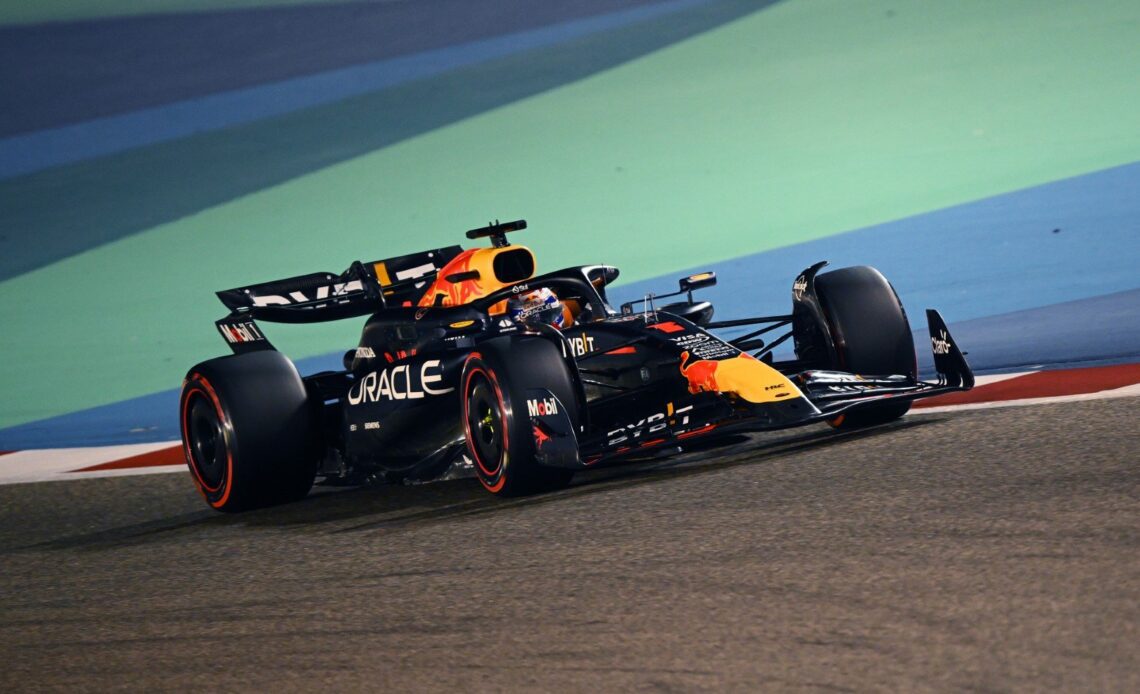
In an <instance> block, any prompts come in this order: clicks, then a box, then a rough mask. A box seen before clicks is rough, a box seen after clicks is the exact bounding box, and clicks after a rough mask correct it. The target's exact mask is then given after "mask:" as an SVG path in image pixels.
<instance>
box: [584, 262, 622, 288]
mask: <svg viewBox="0 0 1140 694" xmlns="http://www.w3.org/2000/svg"><path fill="white" fill-rule="evenodd" d="M619 274H621V273H620V272H619V271H618V269H617V268H616V267H614V266H613V265H598V266H596V267H592V268H590V270H589V272H588V273H586V277H588V278H589V280H590V284H592V285H594V287H595V288H597V289H601V288H602V287H604V286H606V285H607V284H610V283H612V282H613V281H614V280H616V279H617V278H618V275H619Z"/></svg>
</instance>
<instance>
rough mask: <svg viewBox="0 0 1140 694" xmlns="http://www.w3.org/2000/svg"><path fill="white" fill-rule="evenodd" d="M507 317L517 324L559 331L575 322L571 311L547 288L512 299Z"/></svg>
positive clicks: (509, 302)
mask: <svg viewBox="0 0 1140 694" xmlns="http://www.w3.org/2000/svg"><path fill="white" fill-rule="evenodd" d="M507 315H508V316H510V318H511V320H513V321H514V322H516V323H531V324H538V323H542V324H545V325H553V326H554V327H555V328H558V329H559V330H562V329H563V328H569V327H570V326H571V325H572V324H573V322H574V318H573V316H572V315H571V313H570V309H568V308H567V307H566V305H565V304H563V303H562V302H561V301H559V299H558V295H557V294H555V293H554V292H553V291H551V290H550V289H549V288H547V287H543V288H542V289H536V290H534V291H532V292H527V293H526V294H520V295H518V296H517V297H512V298H511V299H510V300H508V301H507Z"/></svg>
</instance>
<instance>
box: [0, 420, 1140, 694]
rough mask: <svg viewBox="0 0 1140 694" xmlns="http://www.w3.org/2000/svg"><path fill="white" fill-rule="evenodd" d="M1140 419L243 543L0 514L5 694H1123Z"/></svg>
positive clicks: (935, 440) (1007, 426)
mask: <svg viewBox="0 0 1140 694" xmlns="http://www.w3.org/2000/svg"><path fill="white" fill-rule="evenodd" d="M1138 417H1140V399H1138V398H1130V399H1120V400H1101V401H1096V402H1085V403H1070V404H1063V405H1046V406H1038V407H1031V408H1007V409H999V410H980V411H969V412H958V413H954V414H934V415H919V416H914V417H908V418H907V420H906V421H904V422H903V423H900V424H897V425H893V426H889V427H884V428H881V429H879V430H875V431H872V432H866V433H863V434H859V435H833V434H831V433H830V432H829V431H828V430H826V429H824V428H819V427H817V428H812V429H811V430H800V431H793V432H786V433H783V434H780V435H779V436H770V437H768V438H769V439H770V442H769V446H768V447H767V448H747V447H744V446H741V445H740V444H735V445H731V446H728V447H726V448H721V449H719V450H715V451H704V452H696V453H690V454H688V455H686V456H685V457H683V458H682V459H681V460H680V461H679V462H678V461H671V462H665V461H656V462H649V463H643V464H639V465H634V466H629V467H625V468H614V469H610V470H605V471H597V472H593V473H591V474H590V475H589V476H586V477H584V478H583V479H582V480H580V481H579V482H578V483H577V484H576V485H575V486H574V487H572V488H571V489H569V490H566V491H564V492H561V493H557V494H552V495H548V496H543V497H537V498H530V499H524V500H514V501H501V500H497V499H494V498H490V497H489V496H488V495H486V494H485V493H484V492H483V491H481V489H480V488H479V487H478V486H477V484H476V483H475V481H474V480H469V479H468V480H459V481H453V482H443V483H436V484H431V485H424V486H419V487H400V488H384V487H380V488H373V489H363V490H351V491H342V492H330V493H324V494H320V495H318V496H316V497H313V498H310V499H308V500H306V501H305V502H303V503H300V504H296V505H293V506H290V507H283V508H278V509H270V510H265V511H261V512H256V513H250V514H247V515H243V516H238V517H229V516H221V515H218V514H214V513H213V512H209V511H207V510H205V509H204V507H203V504H202V502H201V501H200V500H199V499H198V498H197V497H196V493H195V492H193V491H192V490H191V488H190V482H189V480H188V479H187V477H186V476H185V475H182V474H177V475H155V476H147V477H133V478H119V479H103V480H90V481H83V482H75V483H49V484H37V485H17V486H7V487H3V488H0V500H2V504H3V506H2V507H3V523H2V526H0V548H2V549H0V552H2V555H0V556H2V557H3V559H2V561H3V571H2V578H0V662H3V671H2V674H0V689H3V690H4V691H20V690H36V689H85V690H106V689H110V688H122V689H135V690H155V689H158V690H169V689H189V688H190V687H197V688H205V689H207V690H211V691H213V690H223V691H224V690H253V689H257V690H267V689H270V688H273V689H277V690H313V689H319V688H327V689H330V690H337V691H339V690H346V689H348V690H352V689H366V690H372V691H378V690H388V691H413V690H415V691H419V690H441V689H461V688H462V689H464V690H466V689H476V690H536V689H537V690H599V689H601V690H625V689H660V690H691V689H718V690H720V689H730V690H756V689H764V690H816V689H818V690H841V691H845V690H867V689H887V690H896V691H912V690H946V689H970V690H985V691H1003V690H1040V689H1061V690H1067V691H1074V690H1080V691H1083V690H1095V691H1138V690H1140V462H1138V459H1140V435H1138V434H1137V430H1136V421H1137V419H1138Z"/></svg>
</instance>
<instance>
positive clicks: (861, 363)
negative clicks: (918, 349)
mask: <svg viewBox="0 0 1140 694" xmlns="http://www.w3.org/2000/svg"><path fill="white" fill-rule="evenodd" d="M815 289H816V294H817V296H818V297H819V301H820V306H821V308H822V309H823V313H824V315H825V316H826V317H827V322H828V329H829V330H830V331H831V336H832V339H833V340H834V342H835V351H836V363H835V364H834V368H836V369H838V370H840V371H849V372H851V373H855V374H863V375H868V376H872V375H874V376H883V375H888V374H904V375H907V376H910V377H911V378H912V379H916V378H917V377H918V365H917V362H916V361H915V355H914V337H913V335H912V334H911V331H910V323H909V322H908V321H907V317H906V312H905V311H904V310H903V307H902V303H901V302H900V301H899V298H898V295H897V294H895V290H894V288H893V287H892V286H891V284H890V282H888V281H887V278H886V277H883V275H882V273H880V272H879V271H878V270H876V269H875V268H873V267H867V266H865V265H864V266H858V267H849V268H843V269H841V270H835V271H833V272H828V273H825V274H822V275H820V276H818V277H817V278H816V280H815ZM909 409H910V401H909V400H904V401H900V402H884V403H879V404H875V405H867V406H865V407H861V408H857V409H853V410H849V411H847V412H846V413H844V414H841V415H839V416H838V417H836V418H835V419H832V420H831V421H830V423H831V425H832V426H833V427H836V428H841V429H854V428H858V427H866V426H873V425H875V424H883V423H885V422H889V421H892V420H895V419H898V418H899V417H902V416H903V415H904V414H906V413H907V410H909Z"/></svg>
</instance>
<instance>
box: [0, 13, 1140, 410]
mask: <svg viewBox="0 0 1140 694" xmlns="http://www.w3.org/2000/svg"><path fill="white" fill-rule="evenodd" d="M1138 30H1140V3H1136V2H1135V1H1134V0H1128V1H1124V0H1122V1H1119V2H1098V3H1071V2H1060V1H1058V2H1041V1H1036V0H1034V1H1030V0H1026V1H1024V2H1017V1H1013V0H1007V1H1004V2H988V1H977V2H964V1H963V2H953V3H929V2H917V1H916V2H898V1H892V2H860V3H852V2H846V1H844V0H812V1H810V2H809V1H806V0H800V1H792V2H786V3H781V4H778V5H776V6H774V7H772V8H771V9H768V10H765V11H763V12H757V13H755V14H753V15H750V16H748V17H746V18H744V19H741V20H738V21H736V22H733V23H731V24H728V25H725V26H723V27H721V28H719V29H717V30H714V31H710V32H708V33H706V34H702V35H700V36H697V37H695V38H693V39H690V40H688V41H685V42H682V43H679V44H675V45H673V46H670V47H669V48H667V49H664V50H661V51H658V52H656V53H654V54H651V55H649V56H647V57H644V58H642V59H639V60H636V61H634V62H631V63H628V64H626V65H623V66H621V67H619V68H616V69H613V70H610V71H607V72H604V73H601V74H598V75H596V76H593V77H591V78H588V79H585V80H582V81H579V82H576V83H573V84H570V85H567V86H565V87H563V88H560V89H557V90H554V91H551V92H548V93H544V94H541V95H539V96H536V97H533V98H530V99H527V100H524V101H520V102H518V103H514V104H511V105H508V106H504V107H502V108H500V109H497V110H494V111H490V112H487V113H484V114H481V115H479V116H477V117H473V118H470V119H468V120H465V121H461V122H459V123H456V124H454V125H452V126H449V127H446V128H442V129H440V130H437V131H433V132H430V133H428V134H426V135H423V136H420V137H417V138H414V139H410V140H407V141H404V142H401V143H399V144H396V145H393V146H391V147H388V148H385V149H382V150H379V151H376V152H373V153H370V154H367V155H365V156H361V157H358V158H356V159H353V160H350V161H347V162H344V163H342V164H339V165H336V166H332V167H329V168H327V169H323V170H320V171H317V172H315V173H312V174H310V175H307V176H303V177H300V178H297V179H294V180H291V181H289V182H287V183H285V184H282V185H279V186H276V187H273V188H270V189H266V190H262V191H260V192H257V193H255V194H251V195H248V196H245V197H243V198H240V199H238V200H235V201H233V202H230V203H228V204H224V205H219V206H217V207H214V208H211V209H207V210H203V211H201V212H200V213H198V214H195V215H192V216H190V217H187V218H184V219H181V220H179V221H176V222H173V223H170V224H164V225H162V226H159V227H155V228H153V229H151V230H149V231H147V232H145V233H142V234H139V235H135V236H131V237H128V238H124V239H122V240H119V241H116V242H114V243H111V244H108V245H106V246H103V247H100V248H97V249H94V250H91V251H88V252H85V253H82V254H80V255H77V256H74V257H72V258H69V259H66V260H63V261H60V262H57V263H55V264H53V265H51V266H48V267H45V268H43V269H40V270H37V271H34V272H31V273H28V274H26V275H23V276H20V277H17V278H15V279H12V280H10V281H8V282H5V283H3V284H2V285H0V324H2V325H4V331H3V334H2V336H0V345H2V349H3V355H4V358H3V359H2V360H0V382H2V383H4V396H5V397H4V398H3V401H2V403H0V427H6V426H11V425H15V424H19V423H22V422H26V421H31V420H36V419H40V418H44V417H47V416H51V415H56V414H61V413H65V412H70V411H74V410H77V409H81V408H86V407H91V406H95V405H99V404H104V403H110V402H115V401H118V400H122V399H126V398H129V397H133V396H138V395H143V394H147V393H151V392H156V391H159V390H164V389H169V388H175V387H177V386H178V385H179V383H180V382H181V379H182V376H183V375H184V373H185V371H186V369H187V368H188V367H189V366H190V365H192V364H193V363H194V362H196V361H198V360H201V359H204V358H208V357H211V356H216V355H220V354H223V353H225V352H226V351H227V350H226V348H225V346H224V344H223V343H222V341H221V340H220V338H219V337H218V335H217V334H216V332H215V331H214V329H213V325H212V322H213V320H214V319H216V318H218V317H220V316H221V315H222V314H223V312H224V309H223V307H222V305H221V304H220V303H218V302H217V300H216V299H215V298H214V297H213V296H212V292H213V291H214V290H216V289H222V288H229V287H233V286H239V285H242V284H248V283H253V282H259V281H265V280H270V279H275V278H281V277H286V276H289V275H293V274H301V273H306V272H312V271H318V270H329V271H334V272H339V271H341V270H343V269H344V268H346V267H347V266H348V264H349V263H350V262H351V261H352V260H354V259H357V258H359V259H363V260H372V259H378V258H382V257H385V256H390V255H397V254H401V253H407V252H412V251H415V250H421V249H423V248H428V247H435V246H438V245H447V244H451V243H460V242H463V241H465V239H462V236H461V232H462V231H463V230H465V229H467V228H470V227H473V226H477V225H479V224H482V223H485V222H487V221H489V220H491V219H493V218H496V217H497V218H500V219H508V218H511V219H513V218H515V217H525V218H527V219H528V220H529V221H530V226H531V228H530V229H529V230H528V231H525V232H522V233H521V234H519V235H518V236H517V237H516V238H515V240H516V241H518V242H524V243H527V244H528V245H530V246H531V247H532V248H534V249H535V251H536V252H537V254H538V257H539V264H540V267H539V269H540V271H546V270H551V269H555V268H557V267H561V266H566V265H571V264H579V263H586V262H608V263H612V264H615V265H618V266H620V267H621V268H622V271H623V278H628V279H630V280H632V279H641V278H646V277H652V276H657V275H660V274H663V273H667V272H671V271H674V270H677V269H681V268H687V267H691V266H694V265H699V264H702V263H706V262H712V261H717V260H723V259H726V258H731V257H736V256H741V255H745V254H748V253H754V252H757V251H761V250H765V249H771V248H776V247H780V246H785V245H789V244H794V243H797V242H800V241H805V240H808V239H814V238H820V237H824V236H828V235H832V234H836V233H839V232H842V231H846V230H850V229H854V228H858V227H863V226H867V225H872V224H876V223H880V222H884V221H889V220H892V219H899V218H903V217H907V216H910V215H914V214H917V213H922V212H926V211H930V210H934V209H939V208H943V207H947V206H951V205H955V204H959V203H964V202H967V201H971V200H976V199H979V198H983V197H988V196H991V195H996V194H999V193H1003V192H1008V191H1012V190H1016V189H1020V188H1025V187H1028V186H1033V185H1037V184H1041V183H1045V182H1048V181H1052V180H1057V179H1061V178H1066V177H1070V176H1074V175H1078V174H1082V173H1087V172H1091V171H1096V170H1100V169H1104V168H1107V167H1111V166H1115V165H1120V164H1124V163H1129V162H1133V161H1136V160H1138V159H1140V129H1137V127H1136V122H1137V121H1136V114H1137V113H1140V81H1138V80H1137V79H1136V75H1137V68H1138V67H1140V42H1138V41H1136V36H1137V35H1140V31H1138ZM346 107H348V106H346ZM314 136H319V134H314ZM186 175H187V176H188V177H189V176H208V175H209V162H208V161H203V162H202V163H201V168H200V169H198V170H193V171H187V172H186ZM61 204H65V201H64V199H63V198H61ZM24 233H26V234H27V236H28V238H34V230H24ZM947 233H948V235H950V234H952V233H953V230H947ZM361 322H362V321H361V320H354V321H345V322H342V323H336V324H328V325H322V326H301V327H295V326H282V327H277V326H273V325H270V326H267V332H268V333H269V335H270V337H271V338H273V339H275V341H276V342H277V343H278V344H279V346H280V347H282V349H283V351H285V352H286V353H288V354H290V355H291V356H293V357H295V358H300V357H304V356H309V355H315V354H321V353H326V352H329V351H333V350H335V349H338V348H340V349H344V348H347V347H350V346H352V344H353V340H354V339H355V338H356V337H357V336H358V334H359V327H360V324H361Z"/></svg>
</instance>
